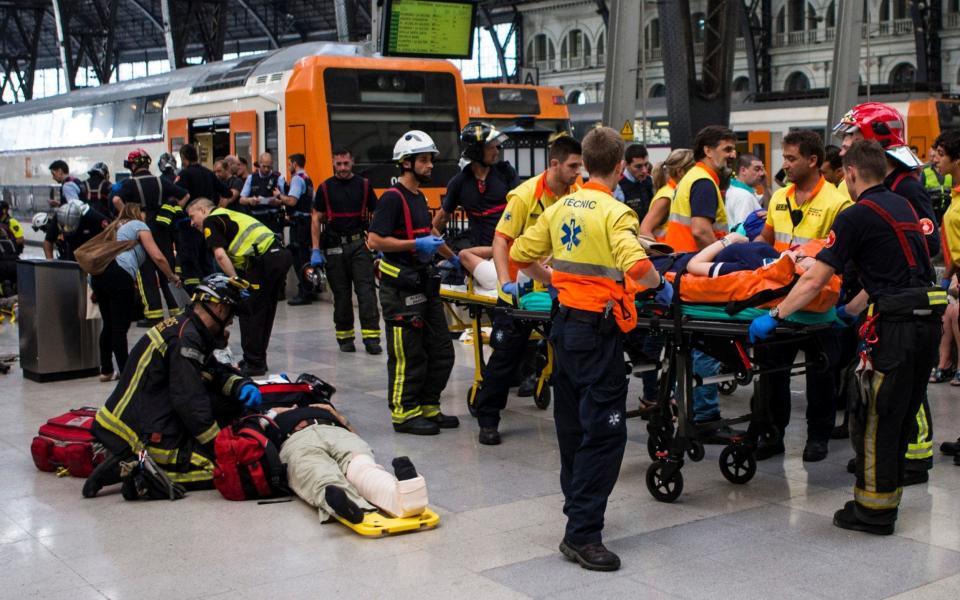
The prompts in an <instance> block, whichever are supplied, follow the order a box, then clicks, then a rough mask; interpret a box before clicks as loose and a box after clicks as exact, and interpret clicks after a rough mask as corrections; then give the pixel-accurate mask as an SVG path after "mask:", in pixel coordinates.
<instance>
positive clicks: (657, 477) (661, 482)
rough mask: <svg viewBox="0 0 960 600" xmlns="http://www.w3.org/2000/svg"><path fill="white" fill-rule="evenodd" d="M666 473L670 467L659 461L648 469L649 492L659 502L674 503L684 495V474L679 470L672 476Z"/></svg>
mask: <svg viewBox="0 0 960 600" xmlns="http://www.w3.org/2000/svg"><path fill="white" fill-rule="evenodd" d="M665 472H668V467H667V464H666V463H664V462H660V461H658V462H655V463H653V464H652V465H650V466H649V467H647V477H646V482H647V490H649V491H650V495H651V496H653V497H654V499H656V500H657V501H659V502H673V501H674V500H676V499H677V498H679V497H680V494H682V493H683V474H682V473H680V469H679V468H677V469H675V470H674V471H673V472H672V473H670V475H665V474H664V473H665Z"/></svg>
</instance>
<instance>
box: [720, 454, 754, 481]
mask: <svg viewBox="0 0 960 600" xmlns="http://www.w3.org/2000/svg"><path fill="white" fill-rule="evenodd" d="M720 472H721V473H723V476H724V477H726V478H727V481H729V482H730V483H736V484H738V485H739V484H744V483H747V482H748V481H750V480H751V479H753V476H754V475H755V474H756V473H757V458H756V457H755V456H754V455H753V449H752V448H750V447H748V446H744V445H740V444H731V445H730V446H727V447H726V448H724V449H723V451H722V452H721V453H720Z"/></svg>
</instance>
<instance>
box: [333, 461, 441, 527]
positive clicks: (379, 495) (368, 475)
mask: <svg viewBox="0 0 960 600" xmlns="http://www.w3.org/2000/svg"><path fill="white" fill-rule="evenodd" d="M347 481H349V482H350V483H351V484H352V485H353V487H355V488H356V489H357V491H359V492H360V495H361V496H363V497H364V498H365V499H367V500H368V501H369V502H370V503H371V504H373V505H374V506H377V507H379V508H380V509H381V510H383V511H384V512H386V513H387V514H389V515H390V516H392V517H412V516H415V515H419V514H420V513H422V512H423V509H425V508H426V507H427V483H426V481H424V479H423V476H422V475H417V476H416V477H414V478H413V479H407V480H404V481H398V480H397V478H396V477H395V476H394V475H393V474H392V473H388V472H387V471H386V470H385V469H384V468H383V467H381V466H380V465H378V464H377V463H376V462H375V461H374V460H373V457H372V456H370V455H368V454H354V455H353V458H352V460H351V461H350V466H349V467H347Z"/></svg>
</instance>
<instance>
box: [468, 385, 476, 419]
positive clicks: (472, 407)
mask: <svg viewBox="0 0 960 600" xmlns="http://www.w3.org/2000/svg"><path fill="white" fill-rule="evenodd" d="M476 401H477V385H476V384H474V385H471V386H470V387H469V388H467V410H469V411H470V416H471V417H473V418H477V405H476V404H475V402H476Z"/></svg>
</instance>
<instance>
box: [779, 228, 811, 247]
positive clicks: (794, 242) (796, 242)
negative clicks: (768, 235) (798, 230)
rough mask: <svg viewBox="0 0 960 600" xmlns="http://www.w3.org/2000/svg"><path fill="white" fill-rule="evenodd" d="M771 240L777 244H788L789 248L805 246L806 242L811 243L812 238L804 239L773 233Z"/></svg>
mask: <svg viewBox="0 0 960 600" xmlns="http://www.w3.org/2000/svg"><path fill="white" fill-rule="evenodd" d="M773 239H775V240H777V241H778V242H783V243H784V244H789V245H790V246H800V245H803V244H806V243H807V242H811V241H813V239H814V238H805V237H800V236H799V235H791V234H789V233H780V232H779V231H775V232H774V233H773Z"/></svg>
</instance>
